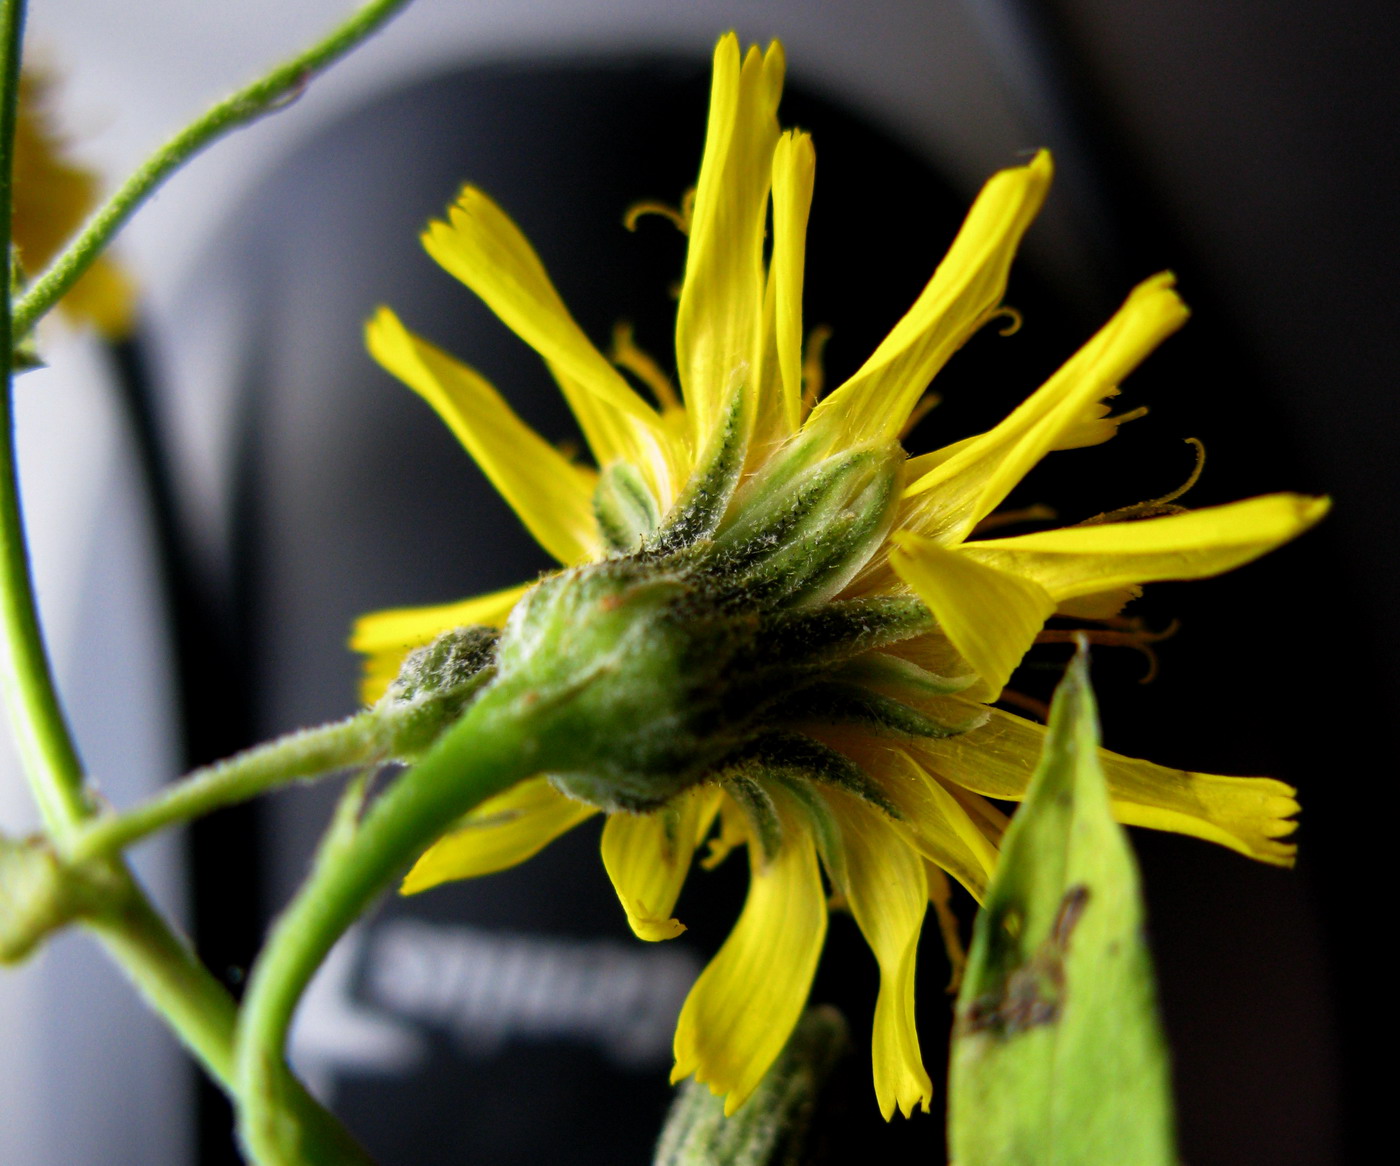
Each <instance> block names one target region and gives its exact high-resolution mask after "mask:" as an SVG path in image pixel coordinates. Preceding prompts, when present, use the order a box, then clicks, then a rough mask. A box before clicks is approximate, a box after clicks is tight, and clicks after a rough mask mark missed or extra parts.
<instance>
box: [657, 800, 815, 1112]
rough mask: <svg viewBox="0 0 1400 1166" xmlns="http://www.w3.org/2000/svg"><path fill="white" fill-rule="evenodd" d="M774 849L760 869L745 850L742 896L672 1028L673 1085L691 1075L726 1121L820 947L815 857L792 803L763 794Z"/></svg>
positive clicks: (797, 1008)
mask: <svg viewBox="0 0 1400 1166" xmlns="http://www.w3.org/2000/svg"><path fill="white" fill-rule="evenodd" d="M769 792H770V793H771V794H772V796H773V800H774V803H775V804H776V805H777V807H778V812H779V815H780V816H781V818H782V823H783V844H782V847H781V849H780V850H779V851H778V853H777V854H776V855H774V856H773V857H772V858H771V859H770V860H769V861H768V863H767V864H766V866H765V865H763V864H762V861H761V858H762V856H761V855H760V854H759V853H758V848H757V847H755V846H752V845H751V846H750V849H749V867H750V883H749V895H748V899H747V901H746V902H745V903H744V910H743V912H742V913H741V914H740V916H739V921H738V923H736V924H735V925H734V930H733V931H732V932H730V934H729V938H728V939H726V940H725V941H724V946H723V947H721V948H720V950H719V954H718V955H716V956H715V958H714V959H713V960H711V961H710V964H709V966H708V967H707V968H706V969H705V970H704V971H703V972H702V973H701V974H700V978H699V979H698V980H696V982H695V986H694V987H693V988H691V990H690V995H689V996H687V997H686V1001H685V1006H684V1007H683V1008H682V1009H681V1015H680V1021H679V1022H678V1024H677V1025H676V1046H675V1051H676V1066H675V1069H674V1070H673V1071H672V1073H671V1080H672V1081H679V1080H680V1079H681V1078H683V1077H688V1076H690V1075H691V1074H692V1073H693V1074H694V1075H695V1077H696V1079H697V1080H699V1081H701V1082H704V1083H705V1084H707V1085H709V1087H710V1089H711V1091H712V1092H714V1093H716V1094H726V1095H727V1096H726V1098H725V1103H724V1111H725V1114H726V1115H729V1114H732V1113H733V1112H734V1111H735V1110H736V1109H738V1108H739V1106H741V1105H742V1104H743V1103H744V1101H745V1100H746V1099H747V1098H748V1096H749V1094H750V1093H752V1092H753V1090H754V1088H755V1086H757V1085H758V1083H759V1081H760V1080H762V1078H763V1074H764V1073H766V1072H767V1071H768V1067H769V1066H770V1065H771V1064H772V1063H773V1060H774V1058H775V1057H777V1055H778V1053H779V1052H781V1051H782V1047H783V1045H784V1044H785V1043H786V1042H787V1039H788V1036H789V1035H790V1034H791V1033H792V1029H793V1026H794V1025H795V1024H796V1023H797V1018H798V1017H799V1016H800V1015H801V1014H802V1009H803V1008H804V1007H805V1005H806V1003H807V994H808V992H809V991H810V989H811V986H812V976H813V974H814V973H815V972H816V969H817V960H818V958H819V957H820V955H821V950H822V944H823V942H824V941H825V939H826V895H825V893H824V892H823V890H822V883H821V875H820V874H819V873H818V870H817V855H816V848H815V846H814V845H813V842H812V837H811V835H810V834H809V833H808V831H807V828H806V826H805V824H804V823H803V821H802V815H801V813H800V812H799V811H798V809H797V808H796V807H795V806H794V804H793V803H792V800H791V798H790V797H789V796H788V795H787V794H785V793H784V792H783V790H782V789H780V788H778V787H776V786H775V787H770V788H769Z"/></svg>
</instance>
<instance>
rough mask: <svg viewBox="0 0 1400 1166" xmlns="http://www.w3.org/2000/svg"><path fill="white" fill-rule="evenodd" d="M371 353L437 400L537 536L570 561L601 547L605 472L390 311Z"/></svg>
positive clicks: (377, 323)
mask: <svg viewBox="0 0 1400 1166" xmlns="http://www.w3.org/2000/svg"><path fill="white" fill-rule="evenodd" d="M365 338H366V341H367V343H368V345H369V351H370V354H371V355H372V356H373V357H374V359H375V360H377V361H378V362H379V363H380V364H381V365H383V366H384V368H386V369H387V370H388V371H389V372H391V373H393V374H394V375H395V376H396V377H398V378H399V379H400V380H401V381H403V382H404V384H406V385H407V386H408V387H409V388H411V389H412V390H413V391H414V392H416V393H417V394H418V395H419V396H420V397H422V398H423V399H424V400H425V401H427V402H428V404H430V405H431V406H432V407H433V409H434V410H435V411H436V412H437V415H438V416H439V417H441V418H442V419H443V420H444V421H445V422H446V423H447V426H448V428H449V429H451V430H452V432H453V433H454V434H456V435H457V440H458V441H460V442H461V443H462V444H463V445H464V446H465V447H466V449H467V452H468V453H470V454H471V455H472V457H473V458H474V459H475V461H476V464H477V465H478V466H480V467H481V472H482V473H484V474H485V475H486V476H487V478H489V479H490V481H491V484H492V485H493V486H495V487H496V489H497V490H499V491H500V492H501V496H502V497H503V498H504V499H505V500H506V501H507V502H508V503H509V504H510V508H511V509H512V510H514V511H515V513H516V515H517V516H518V517H519V518H520V521H521V522H523V523H524V524H525V528H526V529H527V530H528V531H529V532H530V533H531V534H532V535H534V536H535V540H536V541H537V542H538V543H539V544H540V546H542V547H544V549H545V550H547V551H548V552H549V553H550V554H551V555H553V556H554V557H555V558H556V559H558V560H559V562H560V563H562V564H564V565H565V566H572V565H573V564H574V563H578V562H581V561H583V560H584V559H589V558H592V557H593V556H594V555H595V554H596V553H597V551H598V530H597V523H596V522H595V520H594V517H593V489H594V485H595V482H596V478H597V475H596V474H594V473H593V472H592V471H591V470H586V469H584V468H583V467H581V466H576V465H574V464H572V463H571V462H570V461H569V460H568V458H566V457H565V456H564V455H563V454H561V453H560V452H559V451H558V450H557V449H556V448H555V447H554V446H552V445H550V444H549V442H547V441H545V440H544V438H542V437H541V436H540V435H539V434H538V433H536V432H535V431H534V430H533V429H531V428H530V427H529V426H528V425H526V424H525V422H523V421H522V420H520V418H519V417H518V416H516V414H515V412H514V411H513V410H512V409H511V407H510V406H509V405H507V404H506V403H505V401H504V400H503V399H502V398H501V395H500V394H499V393H498V392H496V390H495V389H493V388H492V387H491V385H490V384H488V383H487V381H486V379H485V378H484V377H482V376H480V375H479V374H478V373H477V372H476V371H475V370H473V369H470V368H468V367H467V366H466V365H464V364H462V363H461V362H460V361H458V360H456V359H454V358H453V357H451V356H449V355H448V354H447V353H445V352H443V351H442V350H441V349H438V348H436V347H434V346H433V345H431V344H429V343H428V342H427V341H426V340H423V339H422V338H420V337H418V336H415V335H413V333H411V332H410V331H409V330H408V329H407V328H405V327H404V326H403V324H402V323H401V322H400V321H399V318H398V317H397V316H396V315H394V313H393V312H391V311H390V310H389V309H388V308H380V309H379V311H378V312H376V313H375V315H374V318H373V319H372V320H370V322H369V324H368V326H367V327H366V329H365Z"/></svg>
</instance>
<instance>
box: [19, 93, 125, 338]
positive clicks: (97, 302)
mask: <svg viewBox="0 0 1400 1166" xmlns="http://www.w3.org/2000/svg"><path fill="white" fill-rule="evenodd" d="M50 92H51V85H50V83H49V81H48V78H47V77H45V76H44V75H42V74H37V73H32V72H27V71H26V72H24V73H22V74H21V75H20V88H19V110H18V116H17V118H16V121H15V163H14V167H15V172H14V218H13V230H14V243H15V250H16V252H17V253H18V256H19V263H20V267H21V269H22V270H23V272H24V274H25V275H26V276H33V275H35V274H37V273H38V272H39V271H41V270H42V269H43V268H44V266H45V265H46V264H47V263H48V262H49V260H51V259H52V258H53V257H54V256H55V255H57V254H58V252H59V250H60V248H61V247H62V246H63V244H64V243H66V242H67V240H68V238H69V236H70V235H72V234H73V232H74V231H76V230H77V228H78V227H79V226H80V225H81V224H82V221H83V218H84V217H85V216H86V215H87V213H88V211H90V210H91V209H92V207H93V204H94V203H95V202H96V198H97V178H96V176H95V175H93V174H92V173H90V172H89V171H87V170H84V169H83V168H82V167H80V166H78V165H76V164H75V163H73V162H72V161H70V160H68V159H67V158H65V157H64V142H63V140H62V138H61V136H60V135H59V133H58V131H57V130H56V129H55V127H54V125H53V116H52V112H51V110H50ZM131 299H132V293H131V286H130V284H129V283H128V281H127V278H126V276H125V275H124V274H123V273H122V271H121V269H120V268H119V267H117V266H116V264H114V263H113V262H112V261H111V260H110V259H108V258H107V257H106V256H101V257H99V258H98V259H97V260H96V261H95V262H94V263H93V264H92V266H91V267H90V268H88V270H87V271H86V272H85V273H84V275H83V276H82V278H81V279H79V280H78V282H77V283H75V284H74V285H73V287H72V289H71V290H70V291H69V292H68V294H67V295H66V296H64V297H63V300H62V307H63V310H64V312H65V313H66V314H67V315H68V316H70V317H71V318H72V319H74V320H81V321H86V322H87V323H90V324H92V325H93V326H94V327H96V328H97V330H98V331H99V332H101V333H102V334H103V335H104V336H107V337H109V338H113V339H116V338H119V337H121V336H123V335H125V334H126V332H127V331H128V330H129V329H130V327H131Z"/></svg>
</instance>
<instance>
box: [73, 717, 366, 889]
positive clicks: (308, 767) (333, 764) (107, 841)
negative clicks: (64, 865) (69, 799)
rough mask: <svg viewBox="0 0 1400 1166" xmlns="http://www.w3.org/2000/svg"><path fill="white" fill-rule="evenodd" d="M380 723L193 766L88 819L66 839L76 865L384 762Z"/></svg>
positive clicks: (334, 729) (285, 740)
mask: <svg viewBox="0 0 1400 1166" xmlns="http://www.w3.org/2000/svg"><path fill="white" fill-rule="evenodd" d="M385 738H386V720H385V718H384V717H382V716H381V715H380V714H378V713H377V712H375V711H374V710H370V711H367V712H363V713H360V714H359V715H358V716H353V717H350V718H348V719H346V720H343V721H336V722H335V723H333V724H330V725H322V726H320V727H318V728H315V729H303V730H301V731H300V732H296V733H289V734H287V735H286V736H285V737H279V738H277V740H275V741H269V742H267V743H266V744H263V745H256V746H254V747H253V748H251V749H248V750H245V751H244V752H242V753H238V754H236V755H235V756H233V757H230V758H228V759H226V760H224V761H218V762H215V763H214V764H213V765H209V766H206V767H205V768H203V769H197V770H195V771H194V772H193V773H191V774H190V775H189V776H188V777H186V778H185V779H184V780H183V781H179V782H177V783H175V784H173V785H168V786H166V787H165V788H164V789H163V790H161V791H160V792H159V793H157V794H156V795H155V796H154V797H152V798H151V799H150V800H149V801H147V802H143V803H142V804H141V805H139V806H137V807H135V808H134V809H131V810H127V811H125V812H123V813H120V814H115V815H112V816H110V817H105V818H95V819H89V820H88V821H87V822H85V823H84V824H83V825H82V826H80V827H79V828H78V830H77V832H76V833H75V834H74V835H73V837H72V838H71V839H70V841H69V845H68V857H69V858H70V859H71V860H73V861H75V862H82V861H84V860H86V859H90V858H98V857H102V856H109V855H115V854H117V853H119V852H120V851H121V850H123V849H125V848H126V847H128V846H130V845H131V844H132V843H134V842H138V841H140V840H141V839H142V838H145V837H147V836H148V835H150V834H154V833H155V832H156V831H157V830H162V829H164V828H165V827H167V826H173V825H176V824H178V823H181V822H187V821H189V820H190V819H191V818H197V817H200V816H201V815H203V814H207V813H209V812H210V811H212V810H217V809H219V808H221V807H223V806H231V805H234V804H235V803H237V802H241V801H246V800H247V799H248V798H251V797H254V796H256V795H257V794H260V793H264V792H266V791H267V790H270V789H274V788H276V787H277V786H281V785H286V784H287V783H289V782H292V781H297V780H301V779H306V778H313V777H320V776H323V775H325V774H330V773H335V772H336V771H338V770H342V769H348V768H350V767H351V766H354V765H367V764H372V763H374V762H376V761H379V760H381V759H382V758H383V753H384V745H385Z"/></svg>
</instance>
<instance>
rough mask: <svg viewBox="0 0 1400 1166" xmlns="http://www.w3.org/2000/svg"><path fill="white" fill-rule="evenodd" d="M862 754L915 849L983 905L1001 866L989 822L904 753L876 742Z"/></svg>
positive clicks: (865, 764)
mask: <svg viewBox="0 0 1400 1166" xmlns="http://www.w3.org/2000/svg"><path fill="white" fill-rule="evenodd" d="M953 739H954V740H956V739H958V738H953ZM848 751H849V750H848ZM856 755H857V756H858V757H859V760H860V762H861V764H862V767H863V768H864V769H865V770H866V772H867V773H869V774H870V775H871V777H873V778H875V780H876V781H877V782H879V785H880V788H881V789H882V790H884V792H885V794H886V795H887V796H888V797H889V799H890V801H891V802H892V803H893V804H894V806H895V808H896V809H898V810H899V812H900V815H901V819H902V824H903V825H904V826H906V827H907V828H908V830H909V832H910V833H909V836H910V840H911V842H912V843H913V845H914V848H915V849H916V850H918V851H919V853H920V854H922V855H923V856H924V857H925V858H927V859H928V860H929V861H931V862H934V863H937V864H938V865H939V866H940V867H942V868H943V869H944V870H946V871H947V872H948V873H949V874H950V875H952V876H953V877H954V878H955V879H957V880H958V882H960V883H962V885H963V886H965V887H966V888H967V889H968V891H969V892H970V893H971V895H972V897H973V898H974V899H976V900H977V901H978V902H979V903H980V902H981V901H982V898H983V896H984V895H985V894H986V891H987V882H988V880H989V879H990V878H991V876H992V871H993V870H995V869H996V863H997V848H996V844H995V843H994V842H993V841H992V839H991V837H989V833H990V831H989V829H988V827H987V826H986V824H984V823H982V822H979V821H977V820H975V819H974V818H972V817H971V816H970V815H969V814H968V812H967V810H966V809H965V808H964V807H963V806H962V804H961V803H960V802H959V801H958V799H957V798H955V797H954V796H953V794H952V793H951V792H950V791H949V790H947V789H945V788H944V787H943V785H942V783H941V782H939V780H938V779H937V778H936V777H934V776H933V775H932V774H930V773H929V772H928V771H927V770H926V769H925V768H924V767H923V766H922V765H920V764H919V762H918V761H916V760H915V759H914V758H913V757H911V756H910V755H909V754H908V753H906V752H905V751H904V750H903V749H896V748H892V747H890V746H888V745H884V744H880V743H876V742H873V741H871V742H868V743H867V745H866V747H865V749H863V750H860V751H858V752H857V754H856Z"/></svg>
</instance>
